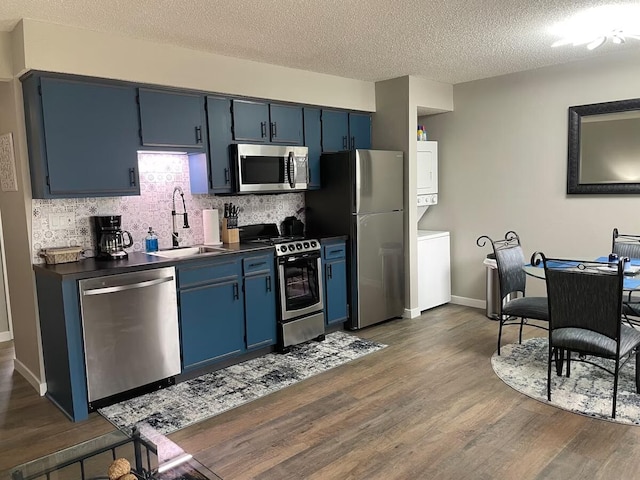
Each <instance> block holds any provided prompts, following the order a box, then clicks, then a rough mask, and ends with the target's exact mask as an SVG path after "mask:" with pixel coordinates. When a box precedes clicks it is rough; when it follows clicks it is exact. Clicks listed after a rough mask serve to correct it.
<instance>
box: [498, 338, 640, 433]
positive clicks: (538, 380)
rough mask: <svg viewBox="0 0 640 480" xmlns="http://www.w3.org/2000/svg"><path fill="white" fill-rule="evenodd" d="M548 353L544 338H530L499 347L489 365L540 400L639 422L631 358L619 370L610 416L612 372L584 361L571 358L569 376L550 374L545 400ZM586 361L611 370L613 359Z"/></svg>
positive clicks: (602, 416)
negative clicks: (549, 391) (549, 398)
mask: <svg viewBox="0 0 640 480" xmlns="http://www.w3.org/2000/svg"><path fill="white" fill-rule="evenodd" d="M548 354H549V346H548V342H547V339H546V338H532V339H529V340H526V341H524V342H522V344H517V343H516V344H510V345H505V346H503V347H502V348H501V355H500V356H498V354H497V352H496V353H494V355H493V357H492V358H491V366H492V367H493V371H494V372H495V373H496V375H498V377H500V379H501V380H502V381H503V382H505V383H506V384H507V385H509V386H510V387H512V388H514V389H515V390H517V391H518V392H520V393H524V394H525V395H527V396H529V397H531V398H534V399H536V400H539V401H541V402H543V403H546V404H550V405H553V406H555V407H559V408H562V409H564V410H569V411H570V412H574V413H579V414H581V415H587V416H589V417H594V418H599V419H603V420H609V421H614V422H618V423H625V424H631V425H640V395H638V394H637V393H636V384H635V359H633V358H632V359H630V360H629V361H628V362H627V363H626V364H625V365H624V366H623V367H622V369H621V370H620V376H619V380H618V404H617V408H616V418H615V419H612V418H611V408H612V401H613V375H611V374H610V373H607V372H605V371H603V370H602V369H600V368H597V367H594V366H593V365H589V364H588V363H584V362H578V361H572V362H571V377H569V378H567V377H566V376H562V377H558V376H557V375H556V373H555V370H554V371H553V372H552V373H551V382H552V384H551V402H550V403H549V402H548V401H547V358H548ZM574 356H575V354H574ZM589 360H590V361H593V362H594V363H598V364H600V365H605V366H607V367H608V368H609V369H610V370H613V360H606V359H601V358H597V357H589ZM565 375H566V370H565Z"/></svg>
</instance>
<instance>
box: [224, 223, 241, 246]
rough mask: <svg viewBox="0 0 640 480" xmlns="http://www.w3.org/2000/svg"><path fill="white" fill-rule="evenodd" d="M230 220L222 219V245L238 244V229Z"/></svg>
mask: <svg viewBox="0 0 640 480" xmlns="http://www.w3.org/2000/svg"><path fill="white" fill-rule="evenodd" d="M230 220H231V219H230V218H223V219H222V242H223V243H240V233H239V231H238V227H237V226H234V223H235V222H233V221H230Z"/></svg>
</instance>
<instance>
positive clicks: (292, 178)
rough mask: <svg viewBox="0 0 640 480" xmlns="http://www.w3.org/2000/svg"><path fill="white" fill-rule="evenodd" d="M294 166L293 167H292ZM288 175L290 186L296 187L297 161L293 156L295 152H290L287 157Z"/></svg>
mask: <svg viewBox="0 0 640 480" xmlns="http://www.w3.org/2000/svg"><path fill="white" fill-rule="evenodd" d="M292 166H293V168H292ZM287 175H288V176H289V186H290V187H291V188H295V186H296V161H295V158H294V157H293V152H289V156H288V157H287Z"/></svg>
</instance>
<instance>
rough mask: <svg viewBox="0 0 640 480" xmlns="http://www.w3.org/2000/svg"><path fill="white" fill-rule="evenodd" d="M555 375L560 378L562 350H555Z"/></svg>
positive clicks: (562, 363) (562, 358)
mask: <svg viewBox="0 0 640 480" xmlns="http://www.w3.org/2000/svg"><path fill="white" fill-rule="evenodd" d="M555 350H556V354H555V359H556V375H558V376H559V377H561V376H562V368H563V366H564V348H556V349H555Z"/></svg>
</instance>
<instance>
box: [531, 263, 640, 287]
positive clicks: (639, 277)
mask: <svg viewBox="0 0 640 480" xmlns="http://www.w3.org/2000/svg"><path fill="white" fill-rule="evenodd" d="M608 260H609V258H608V257H598V258H596V259H595V261H596V262H608ZM564 263H566V265H567V267H572V266H575V265H578V264H579V263H580V262H579V261H570V260H568V261H566V262H564ZM602 268H605V269H609V268H610V269H611V270H612V271H614V270H615V269H617V267H607V266H603V267H602ZM524 271H525V272H526V274H527V275H530V276H532V277H535V278H541V279H545V271H544V266H543V263H542V262H540V264H539V265H531V264H530V263H528V264H526V265H525V266H524ZM622 288H623V290H625V291H634V290H640V258H631V259H629V261H628V262H627V264H626V265H625V269H624V279H623V284H622Z"/></svg>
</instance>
